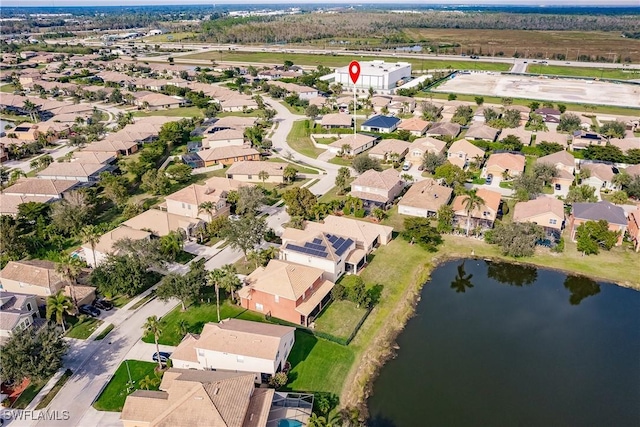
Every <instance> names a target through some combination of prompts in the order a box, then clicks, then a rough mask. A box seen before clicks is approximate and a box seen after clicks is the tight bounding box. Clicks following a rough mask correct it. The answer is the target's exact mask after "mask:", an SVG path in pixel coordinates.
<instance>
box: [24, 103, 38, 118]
mask: <svg viewBox="0 0 640 427" xmlns="http://www.w3.org/2000/svg"><path fill="white" fill-rule="evenodd" d="M22 108H23V109H24V111H26V112H27V113H28V114H29V117H30V118H31V121H32V122H35V121H36V109H37V106H36V104H34V103H33V102H31V101H29V100H28V99H27V100H26V101H24V105H23V106H22Z"/></svg>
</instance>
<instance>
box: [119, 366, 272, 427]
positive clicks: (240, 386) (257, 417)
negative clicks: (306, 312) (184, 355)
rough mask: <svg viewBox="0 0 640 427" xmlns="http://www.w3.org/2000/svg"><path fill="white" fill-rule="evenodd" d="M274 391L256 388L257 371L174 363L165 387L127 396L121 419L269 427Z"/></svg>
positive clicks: (142, 423) (128, 424)
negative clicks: (205, 368) (199, 368)
mask: <svg viewBox="0 0 640 427" xmlns="http://www.w3.org/2000/svg"><path fill="white" fill-rule="evenodd" d="M274 394H275V390H274V389H269V388H256V387H255V383H254V376H253V375H252V374H247V373H243V372H224V371H194V370H189V369H176V368H171V369H169V370H168V371H167V372H165V374H164V375H163V377H162V382H161V383H160V390H159V391H150V390H136V391H134V392H133V393H131V394H130V395H128V396H127V398H126V400H125V403H124V407H123V408H122V413H121V414H120V420H121V421H122V424H123V425H124V427H163V426H194V427H195V426H205V425H206V426H208V427H266V426H267V422H268V421H269V414H270V410H271V405H272V402H273V399H274ZM276 423H277V421H276Z"/></svg>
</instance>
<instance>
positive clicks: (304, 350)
mask: <svg viewBox="0 0 640 427" xmlns="http://www.w3.org/2000/svg"><path fill="white" fill-rule="evenodd" d="M295 338H296V341H295V343H294V344H293V348H292V349H291V353H290V354H289V359H288V361H289V364H290V365H291V369H290V370H289V383H291V382H293V380H294V379H295V378H293V376H295V375H296V373H295V372H291V371H292V370H293V369H294V368H295V367H296V366H298V365H299V364H300V363H301V362H303V361H305V360H306V358H307V356H308V355H309V354H310V353H311V351H312V350H313V348H314V347H315V346H316V344H317V343H318V338H316V336H315V335H312V334H310V333H308V332H303V331H301V330H299V329H297V330H296V332H295Z"/></svg>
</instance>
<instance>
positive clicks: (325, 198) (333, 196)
mask: <svg viewBox="0 0 640 427" xmlns="http://www.w3.org/2000/svg"><path fill="white" fill-rule="evenodd" d="M354 179H356V178H355V177H353V178H349V184H351V183H352V182H353V180H354ZM348 193H349V192H348V191H346V192H345V193H344V194H338V187H333V188H331V190H329V191H327V192H326V193H324V194H323V195H322V196H320V198H319V199H318V201H319V202H320V203H327V202H330V201H332V200H344V199H346V198H347V195H348Z"/></svg>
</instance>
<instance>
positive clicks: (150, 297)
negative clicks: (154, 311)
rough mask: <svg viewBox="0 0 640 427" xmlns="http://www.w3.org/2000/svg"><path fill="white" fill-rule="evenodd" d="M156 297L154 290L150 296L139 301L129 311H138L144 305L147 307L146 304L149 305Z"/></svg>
mask: <svg viewBox="0 0 640 427" xmlns="http://www.w3.org/2000/svg"><path fill="white" fill-rule="evenodd" d="M155 297H156V292H155V290H153V291H151V292H150V293H149V295H147V296H146V297H144V298H142V299H141V300H140V301H138V302H137V303H135V304H133V305H132V306H131V307H129V310H137V309H139V308H140V307H142V306H143V305H145V304H146V303H148V302H149V301H151V300H152V299H154V298H155Z"/></svg>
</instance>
